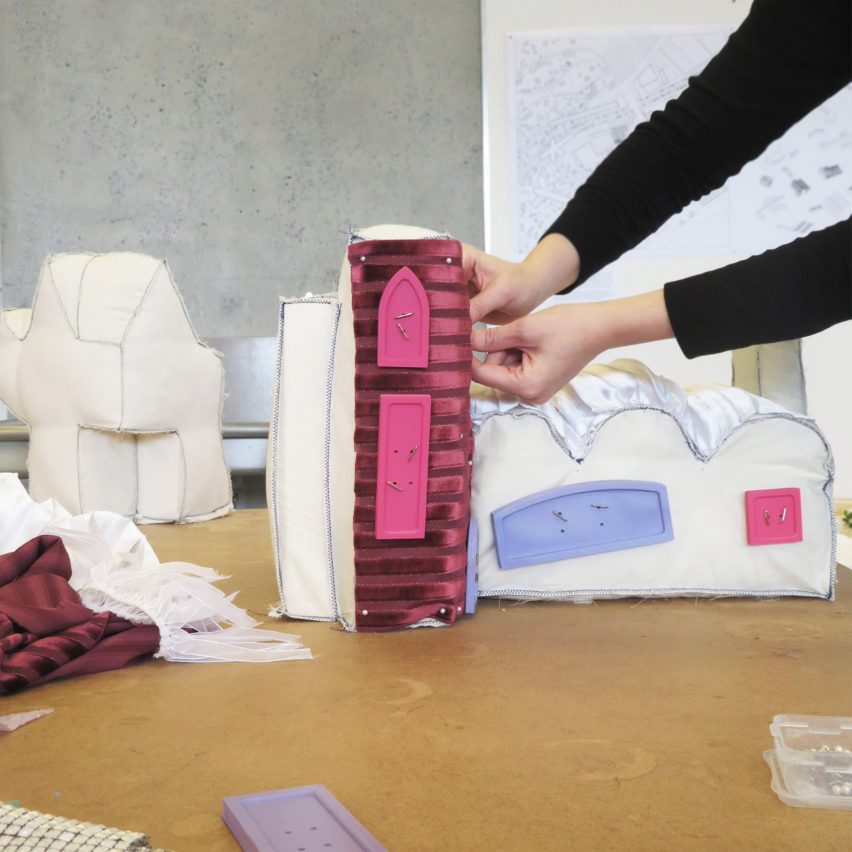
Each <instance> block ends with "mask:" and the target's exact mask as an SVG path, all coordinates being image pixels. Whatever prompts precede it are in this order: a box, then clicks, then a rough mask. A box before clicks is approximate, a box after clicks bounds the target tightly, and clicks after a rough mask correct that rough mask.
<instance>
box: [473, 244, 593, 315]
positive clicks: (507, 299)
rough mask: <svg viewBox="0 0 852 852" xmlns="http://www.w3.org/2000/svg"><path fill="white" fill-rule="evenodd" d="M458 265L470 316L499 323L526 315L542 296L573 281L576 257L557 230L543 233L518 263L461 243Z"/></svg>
mask: <svg viewBox="0 0 852 852" xmlns="http://www.w3.org/2000/svg"><path fill="white" fill-rule="evenodd" d="M462 268H463V269H464V271H465V273H466V275H467V277H468V287H469V290H470V295H471V300H470V318H471V320H472V321H473V322H487V323H497V324H503V323H507V322H512V320H515V319H517V318H518V317H522V316H526V315H527V314H528V313H529V312H530V311H532V310H533V309H534V308H537V307H538V306H539V305H540V304H541V303H542V302H543V301H544V300H545V299H547V298H549V297H550V296H552V295H553V294H554V293H558V292H559V291H560V290H562V289H564V288H565V287H568V286H569V285H571V284H573V283H574V281H576V279H577V272H578V270H579V258H578V257H577V252H576V250H575V249H574V246H573V244H572V243H570V242H569V241H568V240H567V239H566V238H565V237H563V236H561V235H560V234H550V235H548V236H546V237H545V238H544V239H543V240H542V241H541V242H540V243H539V244H538V245H537V246H536V247H535V248H534V249H533V250H532V251H531V252H530V253H529V255H528V256H527V258H526V259H525V260H524V261H523V262H522V263H512V262H510V261H508V260H501V259H500V258H499V257H494V256H493V255H490V254H486V253H485V252H483V251H480V250H479V249H477V248H474V247H473V246H469V245H464V246H462Z"/></svg>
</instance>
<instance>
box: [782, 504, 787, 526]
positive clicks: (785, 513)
mask: <svg viewBox="0 0 852 852" xmlns="http://www.w3.org/2000/svg"><path fill="white" fill-rule="evenodd" d="M786 520H787V507H786V506H785V507H784V508H783V509H782V510H781V523H782V524H783V523H784V521H786Z"/></svg>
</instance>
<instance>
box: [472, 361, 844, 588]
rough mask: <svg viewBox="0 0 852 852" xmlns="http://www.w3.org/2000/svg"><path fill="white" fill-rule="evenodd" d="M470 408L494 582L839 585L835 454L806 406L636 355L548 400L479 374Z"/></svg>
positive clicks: (484, 541) (489, 575)
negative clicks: (713, 384) (686, 382)
mask: <svg viewBox="0 0 852 852" xmlns="http://www.w3.org/2000/svg"><path fill="white" fill-rule="evenodd" d="M788 354H789V353H788ZM741 357H743V358H747V357H748V356H747V355H743V356H741ZM778 357H779V358H781V360H782V361H783V360H784V358H785V357H786V356H785V355H784V353H783V352H782V353H780V355H778ZM788 366H789V364H788ZM781 384H783V383H781ZM790 385H791V387H792V390H790V388H786V389H785V393H787V394H788V395H789V397H790V399H791V401H793V402H795V401H797V400H798V401H799V402H801V401H802V397H801V395H800V394H799V390H798V389H797V388H799V386H800V385H801V382H800V381H799V379H798V377H796V376H791V383H790ZM801 387H803V385H801ZM472 411H473V420H474V424H475V434H476V451H475V455H474V477H473V515H474V518H475V520H476V522H477V524H478V528H479V530H478V532H479V553H478V556H479V593H480V595H482V596H500V597H516V598H567V599H574V600H582V599H590V598H606V597H651V596H662V597H670V596H682V595H686V596H691V597H694V596H713V597H718V596H724V595H746V596H750V597H751V596H766V597H777V596H787V595H790V596H803V597H818V598H831V597H832V596H833V593H834V572H835V516H834V507H833V505H832V496H831V485H832V480H833V469H834V468H833V460H832V455H831V450H830V448H829V446H828V444H827V442H826V439H825V437H824V436H823V434H822V433H821V432H820V430H819V428H818V427H817V426H816V425H815V424H814V422H813V421H812V420H810V419H808V418H807V417H805V416H803V415H801V414H796V413H793V412H791V411H789V410H787V409H785V408H783V407H781V406H780V405H778V404H776V403H774V402H771V401H769V400H767V399H765V398H762V397H758V396H754V395H753V394H750V393H748V392H747V391H744V390H742V389H741V388H738V387H717V388H712V389H704V390H698V391H695V392H693V393H686V392H684V391H683V389H682V388H680V387H679V386H678V385H676V384H675V383H674V382H671V381H668V380H667V379H664V378H662V377H661V376H657V375H654V374H653V373H651V372H650V371H649V370H648V369H647V368H646V367H645V366H644V365H642V364H640V363H639V362H636V361H629V360H622V361H617V362H615V363H613V364H612V365H609V366H605V365H601V364H595V365H592V366H590V367H589V368H587V369H586V370H585V371H584V372H583V373H581V374H580V375H579V376H578V377H577V378H575V379H574V381H572V382H571V383H570V384H569V385H567V386H566V387H565V388H564V389H563V390H561V391H560V392H559V393H558V394H556V396H555V397H554V398H553V399H552V400H551V401H550V402H548V403H547V404H546V405H540V406H530V405H525V404H521V403H519V402H518V400H516V399H512V398H509V397H506V396H504V395H502V394H500V393H498V392H496V391H493V390H491V389H489V388H484V387H481V386H478V385H474V386H473V388H472Z"/></svg>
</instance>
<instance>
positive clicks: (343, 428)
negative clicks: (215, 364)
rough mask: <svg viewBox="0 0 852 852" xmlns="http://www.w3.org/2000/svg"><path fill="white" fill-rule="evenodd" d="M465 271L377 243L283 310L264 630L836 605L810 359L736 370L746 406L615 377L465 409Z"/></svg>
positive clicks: (785, 350)
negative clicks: (512, 608) (668, 605)
mask: <svg viewBox="0 0 852 852" xmlns="http://www.w3.org/2000/svg"><path fill="white" fill-rule="evenodd" d="M458 264H459V258H458V246H457V244H454V243H450V242H447V241H446V240H445V239H444V238H443V237H441V236H440V235H437V234H435V233H434V232H430V231H423V230H422V229H416V228H404V227H401V226H382V227H378V228H370V229H367V230H365V231H361V232H358V233H356V234H354V236H353V240H352V244H351V245H350V247H349V251H348V255H347V258H346V260H345V262H344V265H343V269H342V271H341V276H340V281H339V287H338V291H337V292H336V293H333V294H330V295H326V296H307V297H305V298H302V299H291V300H287V299H285V300H283V301H282V304H281V313H280V325H279V366H278V372H279V386H278V390H277V395H276V399H275V404H274V413H273V422H272V430H271V438H270V460H269V465H268V469H267V475H268V493H269V504H270V511H271V514H272V527H273V538H274V548H275V553H276V567H277V574H278V581H279V588H280V592H281V606H280V607H279V608H278V609H276V610H275V611H274V612H275V614H278V615H288V616H291V617H293V618H306V619H318V620H334V619H337V620H340V621H341V622H342V623H343V624H344V625H346V626H347V627H349V628H357V629H372V630H375V629H389V628H392V627H404V626H412V625H420V624H446V623H450V622H451V621H452V620H453V619H454V618H455V617H457V615H458V614H459V613H460V612H461V611H463V610H467V611H472V610H473V608H474V605H475V598H476V596H477V594H478V595H481V596H503V597H515V598H521V599H523V598H555V599H566V600H577V601H581V600H589V599H593V598H608V597H651V596H660V597H670V596H692V597H694V596H712V597H719V596H726V595H731V596H737V595H743V596H750V597H751V596H766V597H777V596H803V597H814V598H831V597H832V596H833V594H834V580H835V577H834V571H835V547H836V528H835V518H834V509H833V505H832V494H831V487H832V481H833V465H834V463H833V459H832V455H831V450H830V448H829V446H828V443H827V442H826V440H825V437H824V436H823V434H822V433H821V432H820V430H819V428H818V427H817V426H816V424H815V423H814V422H813V421H812V420H810V419H809V418H808V417H807V416H806V414H805V411H806V404H807V403H806V394H805V383H804V373H803V370H802V363H801V347H800V343H799V341H789V342H785V343H780V344H771V345H764V346H757V347H751V348H750V349H746V350H739V351H737V352H735V353H733V356H732V361H733V367H734V379H735V384H736V385H737V386H735V387H721V386H720V387H714V388H708V389H704V390H698V391H695V392H690V393H687V392H686V391H684V390H683V389H682V388H680V387H679V386H678V385H676V384H675V383H673V382H670V381H668V380H666V379H665V378H663V377H661V376H657V375H655V374H654V373H652V372H651V371H650V370H648V369H647V368H646V367H645V366H644V365H642V364H640V363H638V362H636V361H629V360H622V361H619V362H616V363H614V364H612V365H610V366H605V365H600V364H598V365H592V366H590V367H588V368H587V369H586V370H585V371H583V372H582V373H581V374H580V375H579V376H577V377H576V378H575V379H574V380H573V381H572V382H571V383H570V384H569V385H567V386H566V387H565V388H564V389H563V390H562V391H560V392H559V393H558V394H557V395H556V396H555V397H554V398H553V399H552V400H551V401H550V402H549V403H547V404H546V405H538V406H534V405H526V404H523V403H521V402H519V401H518V400H516V399H511V398H509V397H506V396H504V395H501V394H498V393H496V392H495V391H493V390H490V389H488V388H484V387H481V386H478V385H473V386H472V387H471V388H470V398H469V399H468V390H467V385H466V382H467V380H468V379H469V372H468V371H467V368H466V366H465V364H466V362H467V358H468V354H469V351H468V342H469V341H468V338H467V334H468V329H469V325H468V322H467V293H466V288H465V282H464V276H463V275H462V274H461V271H460V268H459V265H458ZM412 273H414V274H412ZM415 280H416V281H417V282H419V283H420V284H422V288H423V289H422V292H421V291H420V289H419V288H418V286H417V285H416V284H414V283H413V282H414V281H415ZM427 312H431V314H430V316H431V319H430V321H429V323H428V325H427V323H426V316H427ZM426 329H428V334H429V344H428V347H427V346H426V334H427V331H426ZM427 350H428V356H427ZM318 376H320V377H322V379H321V380H319V381H318V380H317V377H318ZM758 392H759V393H763V394H765V395H770V396H771V399H768V398H766V396H758V395H757V393H758ZM468 404H469V405H470V410H471V413H472V421H473V433H474V436H475V451H474V454H473V460H472V462H473V475H472V498H471V500H472V502H471V515H472V521H471V523H470V525H469V528H468V529H467V536H466V537H467V548H466V549H467V570H466V572H465V569H464V567H463V555H462V552H463V550H464V547H463V545H462V541H463V538H464V535H465V533H464V530H465V527H466V526H467V517H468V509H467V503H466V499H467V474H466V468H465V465H466V459H467V453H468V452H469V450H470V448H471V446H472V443H471V440H470V436H469V434H468V420H467V410H466V406H467V405H468ZM427 422H428V423H429V424H430V428H429V432H428V434H429V440H430V442H431V446H430V452H429V456H428V459H427V457H426V456H425V455H424V454H422V447H423V444H424V441H425V440H426V435H427V431H426V428H425V424H426V423H427ZM353 436H354V440H353ZM424 482H427V483H428V484H427V486H426V495H427V500H426V510H425V515H424V506H423V503H422V502H421V501H420V498H421V497H422V491H418V490H417V488H418V487H420V488H422V485H423V483H424ZM408 488H411V489H412V490H411V491H407V490H406V489H408ZM424 518H425V526H424ZM477 565H478V570H477ZM477 582H478V585H477ZM463 583H466V584H467V585H466V589H465V594H464V598H463V597H462V588H463Z"/></svg>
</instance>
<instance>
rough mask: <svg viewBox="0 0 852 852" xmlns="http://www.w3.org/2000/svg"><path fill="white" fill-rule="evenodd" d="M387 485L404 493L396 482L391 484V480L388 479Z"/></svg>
mask: <svg viewBox="0 0 852 852" xmlns="http://www.w3.org/2000/svg"><path fill="white" fill-rule="evenodd" d="M385 483H386V484H387V485H390V487H391V488H396V490H397V491H402V489H401V488H400V487H399V486H398V485H397V484H396V483H395V482H391V481H390V480H389V479H386V480H385Z"/></svg>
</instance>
